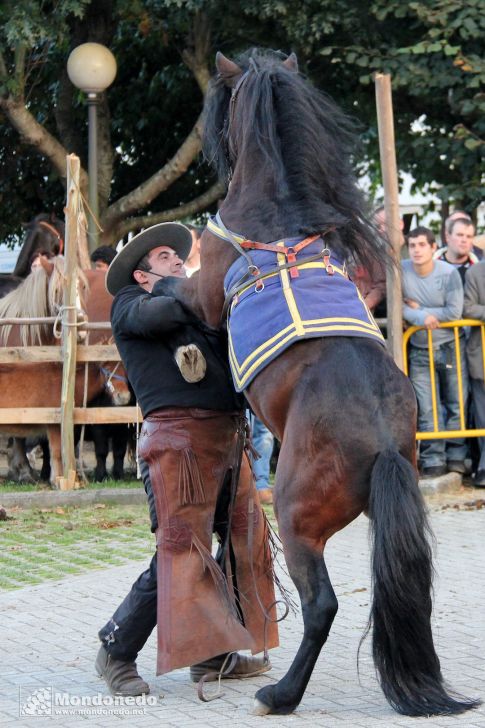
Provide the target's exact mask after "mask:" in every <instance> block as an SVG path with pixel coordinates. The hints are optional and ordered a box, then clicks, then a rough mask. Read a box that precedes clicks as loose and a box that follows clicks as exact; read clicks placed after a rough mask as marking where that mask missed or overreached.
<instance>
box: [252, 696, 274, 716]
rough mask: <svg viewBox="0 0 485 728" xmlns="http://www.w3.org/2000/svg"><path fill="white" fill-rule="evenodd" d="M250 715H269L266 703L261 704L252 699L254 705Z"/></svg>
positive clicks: (259, 701) (269, 711) (269, 709)
mask: <svg viewBox="0 0 485 728" xmlns="http://www.w3.org/2000/svg"><path fill="white" fill-rule="evenodd" d="M251 713H252V715H269V713H271V708H270V706H269V705H266V703H262V702H261V700H258V699H257V698H254V704H253V709H252V711H251Z"/></svg>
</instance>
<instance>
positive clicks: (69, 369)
mask: <svg viewBox="0 0 485 728" xmlns="http://www.w3.org/2000/svg"><path fill="white" fill-rule="evenodd" d="M66 161H67V204H66V211H65V212H66V240H65V250H64V255H65V288H64V296H63V312H62V354H63V361H64V364H63V369H62V392H61V453H62V470H63V477H62V478H61V479H60V482H59V487H60V489H61V490H70V489H72V488H74V485H75V482H76V458H75V454H74V385H75V379H76V349H77V328H76V325H75V324H76V321H77V312H76V305H77V300H76V299H77V242H78V225H79V211H80V208H81V199H80V189H79V171H80V162H79V158H78V157H76V156H75V155H74V154H70V155H69V156H68V157H67V158H66Z"/></svg>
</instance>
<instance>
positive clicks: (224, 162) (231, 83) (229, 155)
mask: <svg viewBox="0 0 485 728" xmlns="http://www.w3.org/2000/svg"><path fill="white" fill-rule="evenodd" d="M216 68H217V74H216V76H215V78H214V79H213V80H212V82H211V85H210V90H209V94H208V100H207V103H206V108H205V116H206V122H205V127H204V129H205V134H204V150H205V154H206V156H207V158H208V159H209V161H210V162H211V163H212V164H214V166H215V167H216V168H217V169H218V171H219V174H220V177H221V179H222V180H224V181H226V182H228V181H229V180H230V178H231V176H232V171H233V169H234V166H235V165H236V163H237V160H238V157H239V156H240V155H244V154H246V153H247V152H248V147H247V144H248V141H249V139H250V138H252V140H253V142H254V141H255V142H256V143H257V144H258V145H260V146H261V150H260V151H262V152H263V154H264V155H266V156H267V157H268V159H270V160H271V159H274V158H276V156H277V155H275V154H273V153H272V149H271V147H272V145H273V144H275V143H276V140H275V136H274V132H272V131H271V129H270V125H271V123H272V113H273V112H272V110H271V108H270V102H271V97H272V84H273V82H274V81H277V79H278V76H283V77H284V76H285V75H287V74H292V75H295V74H297V72H298V61H297V59H296V56H295V54H294V53H292V54H291V55H290V56H288V57H285V56H284V55H283V54H282V53H279V52H275V51H261V50H258V49H255V48H253V49H251V50H249V51H247V52H246V53H243V54H242V55H241V56H239V57H238V59H237V62H236V61H232V60H230V59H229V58H226V57H225V56H224V55H223V54H222V53H220V52H218V53H217V55H216ZM265 117H266V118H265ZM261 123H262V124H263V125H264V126H265V128H266V131H265V132H263V127H261V128H260V125H261ZM261 132H263V133H261ZM268 145H269V147H270V148H269V149H268Z"/></svg>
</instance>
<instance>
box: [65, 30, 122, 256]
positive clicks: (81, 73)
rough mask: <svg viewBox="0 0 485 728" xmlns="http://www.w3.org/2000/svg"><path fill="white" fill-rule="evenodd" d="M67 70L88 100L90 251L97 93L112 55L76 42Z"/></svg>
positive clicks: (110, 73) (112, 72)
mask: <svg viewBox="0 0 485 728" xmlns="http://www.w3.org/2000/svg"><path fill="white" fill-rule="evenodd" d="M67 73H68V76H69V78H70V79H71V81H72V83H73V84H74V86H77V88H79V89H81V91H84V93H85V94H86V95H87V101H88V176H89V192H88V202H89V207H90V208H91V212H90V213H89V215H88V245H89V250H90V252H92V251H93V250H94V249H95V248H96V247H97V245H98V228H97V226H96V222H95V220H97V219H98V217H99V205H98V119H97V106H98V103H99V99H100V94H101V93H102V92H103V91H104V90H105V89H107V88H108V86H110V85H111V84H112V83H113V81H114V79H115V76H116V59H115V57H114V55H113V54H112V53H111V51H110V50H108V48H106V47H105V46H104V45H101V44H100V43H83V44H82V45H79V46H77V48H75V49H74V50H73V51H72V53H71V54H70V56H69V58H68V61H67Z"/></svg>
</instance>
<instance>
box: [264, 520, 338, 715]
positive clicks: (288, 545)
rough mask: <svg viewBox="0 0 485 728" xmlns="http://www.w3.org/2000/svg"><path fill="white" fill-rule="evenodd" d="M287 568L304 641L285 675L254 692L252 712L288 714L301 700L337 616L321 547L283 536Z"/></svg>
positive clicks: (290, 536) (336, 605)
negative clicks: (301, 618) (300, 619)
mask: <svg viewBox="0 0 485 728" xmlns="http://www.w3.org/2000/svg"><path fill="white" fill-rule="evenodd" d="M280 536H281V538H282V541H283V546H284V552H285V559H286V565H287V567H288V571H289V574H290V576H291V578H292V580H293V582H294V584H295V586H296V588H297V589H298V594H299V596H300V601H301V608H302V614H303V625H304V632H303V640H302V642H301V645H300V648H299V650H298V652H297V654H296V657H295V659H294V660H293V662H292V664H291V667H290V669H289V670H288V672H287V673H286V675H285V676H284V677H283V678H282V679H281V680H280V681H279V682H278V683H276V685H267V686H265V687H264V688H261V689H260V690H258V692H257V693H256V698H255V707H254V713H255V714H257V715H265V714H267V713H279V714H286V713H291V712H292V711H293V710H294V709H295V708H296V707H297V705H298V704H299V703H300V700H301V699H302V697H303V693H304V692H305V689H306V686H307V684H308V681H309V679H310V677H311V674H312V672H313V668H314V666H315V663H316V661H317V659H318V656H319V654H320V651H321V649H322V647H323V645H324V644H325V642H326V640H327V637H328V633H329V632H330V627H331V626H332V622H333V620H334V618H335V615H336V614H337V609H338V602H337V597H336V596H335V592H334V590H333V588H332V585H331V583H330V579H329V576H328V572H327V567H326V565H325V561H324V559H323V555H322V544H321V542H320V543H314V544H310V545H309V543H308V542H306V540H305V541H303V539H299V538H296V537H295V535H294V534H289V533H282V532H281V531H280Z"/></svg>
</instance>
